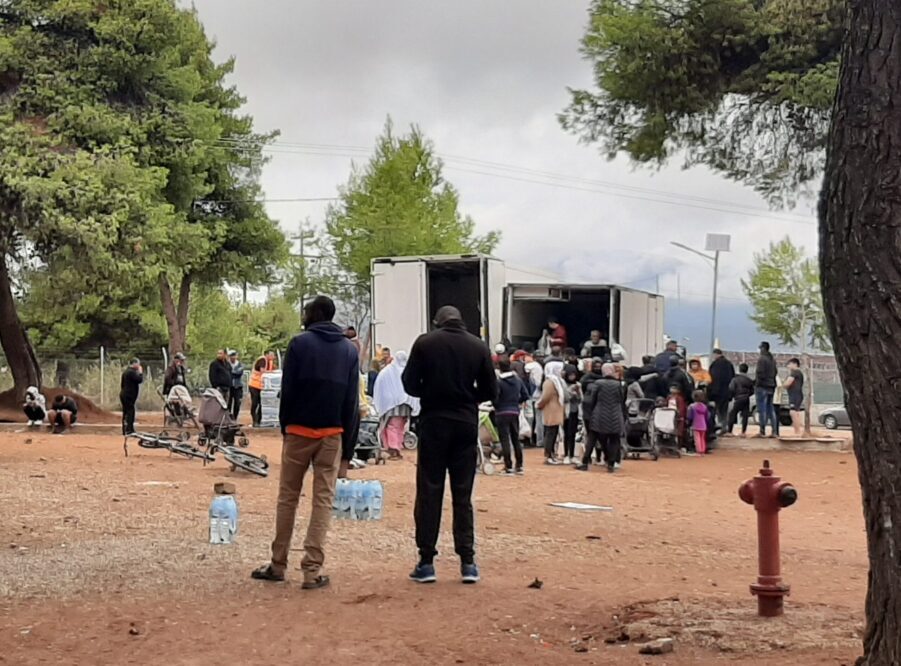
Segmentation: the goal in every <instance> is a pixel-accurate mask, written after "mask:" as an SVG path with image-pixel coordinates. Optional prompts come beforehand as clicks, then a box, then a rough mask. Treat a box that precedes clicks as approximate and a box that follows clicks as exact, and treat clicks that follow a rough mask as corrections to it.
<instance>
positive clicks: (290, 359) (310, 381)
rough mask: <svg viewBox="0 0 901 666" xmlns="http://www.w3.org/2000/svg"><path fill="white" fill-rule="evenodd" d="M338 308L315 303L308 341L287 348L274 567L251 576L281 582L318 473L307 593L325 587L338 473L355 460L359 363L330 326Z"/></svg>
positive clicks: (306, 322) (302, 338) (309, 313)
mask: <svg viewBox="0 0 901 666" xmlns="http://www.w3.org/2000/svg"><path fill="white" fill-rule="evenodd" d="M334 316H335V304H334V303H333V302H332V299H330V298H327V297H325V296H317V297H316V298H314V299H313V300H312V301H310V302H309V303H307V304H306V305H305V306H304V309H303V326H304V333H302V334H300V335H298V336H296V337H295V338H294V339H293V340H291V344H290V345H288V353H287V355H286V356H285V362H284V365H283V367H282V389H281V403H280V405H279V423H280V424H281V429H282V435H283V437H284V439H283V443H282V466H281V477H280V478H279V490H278V506H277V510H276V516H275V540H274V541H273V542H272V561H271V562H270V563H269V564H266V565H264V566H262V567H260V568H259V569H256V570H255V571H254V572H253V573H252V574H251V575H252V576H253V578H256V579H258V580H269V581H282V580H284V579H285V570H286V569H287V567H288V551H289V549H290V546H291V536H292V534H293V532H294V519H295V516H296V514H297V502H298V499H299V497H300V490H301V488H302V487H303V480H304V476H306V472H307V469H309V467H310V466H311V465H312V467H313V492H312V502H313V506H312V508H311V510H310V521H309V523H308V525H307V536H306V539H305V541H304V544H303V547H304V556H303V560H302V561H301V565H300V566H301V569H302V570H303V584H302V585H301V588H302V589H304V590H313V589H317V588H321V587H325V586H326V585H328V583H329V579H328V576H322V575H320V573H319V571H320V569H321V568H322V564H323V562H324V560H325V554H324V552H323V547H324V544H325V538H326V534H327V533H328V527H329V522H330V521H331V515H332V498H333V497H334V494H335V481H336V479H337V478H338V467H339V464H340V461H341V457H342V449H343V450H344V453H345V455H346V454H347V451H348V449H349V450H350V453H351V454H352V453H353V446H354V434H355V432H356V426H357V419H358V418H359V417H358V408H359V384H360V360H359V356H358V355H357V350H356V349H355V348H354V346H353V344H351V342H350V341H349V340H348V339H347V338H346V337H344V332H343V331H342V330H341V329H340V328H338V326H336V325H335V324H333V323H332V319H333V318H334Z"/></svg>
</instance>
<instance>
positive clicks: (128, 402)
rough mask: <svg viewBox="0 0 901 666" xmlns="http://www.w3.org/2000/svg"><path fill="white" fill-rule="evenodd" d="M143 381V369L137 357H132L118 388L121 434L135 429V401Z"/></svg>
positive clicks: (129, 432) (126, 433)
mask: <svg viewBox="0 0 901 666" xmlns="http://www.w3.org/2000/svg"><path fill="white" fill-rule="evenodd" d="M143 381H144V369H143V368H142V367H141V362H140V361H139V360H138V359H136V358H135V359H132V361H131V363H129V364H128V367H127V368H125V372H123V373H122V383H121V385H120V389H119V402H121V403H122V434H123V435H130V434H131V433H133V432H134V431H135V403H136V402H137V401H138V393H140V391H141V382H143Z"/></svg>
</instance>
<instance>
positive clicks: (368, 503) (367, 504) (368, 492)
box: [359, 481, 375, 520]
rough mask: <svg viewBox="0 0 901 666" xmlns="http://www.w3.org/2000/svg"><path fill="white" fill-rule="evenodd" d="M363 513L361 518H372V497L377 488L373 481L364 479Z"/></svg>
mask: <svg viewBox="0 0 901 666" xmlns="http://www.w3.org/2000/svg"><path fill="white" fill-rule="evenodd" d="M362 495H363V513H362V515H361V516H360V517H359V520H372V499H373V496H374V495H375V488H374V487H373V485H372V481H363V492H362Z"/></svg>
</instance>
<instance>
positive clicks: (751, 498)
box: [738, 460, 798, 617]
mask: <svg viewBox="0 0 901 666" xmlns="http://www.w3.org/2000/svg"><path fill="white" fill-rule="evenodd" d="M738 496H739V497H741V499H742V501H744V502H747V503H748V504H753V505H754V508H755V509H756V510H757V554H758V558H759V564H758V570H757V573H758V575H757V583H755V584H753V585H751V594H754V595H756V596H757V614H758V615H760V616H761V617H776V616H777V615H782V611H783V604H782V600H783V598H784V597H786V596H788V594H789V589H790V588H789V586H788V585H785V584H783V582H782V571H781V567H780V565H779V511H780V510H781V509H783V508H786V507H790V506H791V505H792V504H794V503H795V502H797V501H798V491H797V490H795V487H794V486H793V485H791V484H790V483H786V482H781V479H780V478H779V477H778V476H773V470H772V469H770V461H769V460H764V461H763V468H762V469H761V470H760V475H759V476H755V477H754V478H753V479H748V480H747V481H745V482H744V483H743V484H741V487H739V489H738Z"/></svg>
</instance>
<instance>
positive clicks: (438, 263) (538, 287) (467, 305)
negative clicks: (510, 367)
mask: <svg viewBox="0 0 901 666" xmlns="http://www.w3.org/2000/svg"><path fill="white" fill-rule="evenodd" d="M442 305H453V306H456V307H457V308H458V309H459V310H460V312H461V314H462V315H463V320H464V323H465V324H466V327H467V329H468V330H469V331H470V332H472V333H474V334H475V335H478V336H479V337H481V338H482V339H483V340H485V342H486V343H488V344H491V345H494V344H496V343H498V342H502V341H506V342H512V343H513V344H515V345H517V346H518V345H520V344H522V343H523V342H525V341H526V340H531V341H532V342H537V340H538V338H539V337H540V336H541V331H542V329H544V328H545V327H546V326H547V320H548V318H549V317H550V316H555V317H557V318H558V319H559V320H560V322H561V323H563V324H564V326H566V328H567V331H568V332H569V337H570V345H571V346H573V347H578V346H579V345H581V344H582V342H583V341H585V340H587V339H588V337H589V334H590V332H591V331H592V330H593V329H598V330H600V331H601V332H602V334H603V335H604V336H605V337H606V338H607V339H608V340H610V341H616V342H619V343H620V344H621V345H622V346H623V347H625V348H626V350H627V352H628V353H629V356H630V360H631V359H640V357H641V356H642V355H643V354H652V353H656V352H657V351H659V349H660V348H661V347H662V345H663V297H661V296H657V295H654V294H649V293H646V292H640V291H635V290H632V289H627V288H624V287H617V286H612V285H573V284H565V283H562V281H561V280H560V278H559V277H558V276H555V275H553V274H551V273H545V272H542V271H539V270H533V269H524V268H519V267H513V266H507V265H505V264H504V262H503V261H501V260H500V259H496V258H494V257H488V256H483V255H451V256H432V257H426V256H418V257H386V258H379V259H374V260H373V261H372V339H373V341H374V343H375V345H380V346H383V347H389V348H390V349H392V350H394V351H397V350H400V349H404V350H409V349H410V347H411V346H412V344H413V341H414V340H416V338H417V337H418V336H419V335H421V334H423V333H425V332H426V331H428V330H429V329H430V328H431V322H432V320H433V319H434V317H435V313H436V312H437V310H438V308H440V307H441V306H442Z"/></svg>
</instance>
